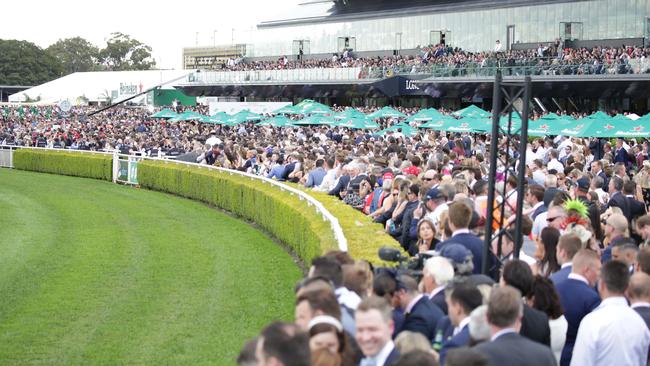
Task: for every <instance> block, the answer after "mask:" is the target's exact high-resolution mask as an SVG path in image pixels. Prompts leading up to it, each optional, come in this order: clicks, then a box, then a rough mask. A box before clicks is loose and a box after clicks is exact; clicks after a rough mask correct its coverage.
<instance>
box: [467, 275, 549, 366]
mask: <svg viewBox="0 0 650 366" xmlns="http://www.w3.org/2000/svg"><path fill="white" fill-rule="evenodd" d="M521 297H522V295H521V292H519V291H518V290H517V289H515V288H513V287H510V286H505V287H499V288H496V289H494V290H492V293H491V294H490V300H489V301H488V309H487V321H488V324H489V325H490V333H491V334H492V338H491V340H490V342H485V343H481V344H479V345H478V346H476V347H474V349H475V350H476V351H478V352H480V353H482V354H484V355H485V356H486V357H487V358H488V360H489V365H490V366H499V365H508V366H518V365H521V366H537V365H539V366H542V365H543V366H549V365H557V362H556V361H555V357H554V356H553V352H552V351H551V349H550V348H549V347H546V346H544V345H542V344H539V343H537V342H533V341H531V340H529V339H527V338H525V337H522V336H520V335H519V334H518V333H517V332H518V330H519V328H520V327H521V318H522V316H523V302H522V300H521Z"/></svg>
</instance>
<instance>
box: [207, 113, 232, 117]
mask: <svg viewBox="0 0 650 366" xmlns="http://www.w3.org/2000/svg"><path fill="white" fill-rule="evenodd" d="M210 117H212V118H224V117H225V118H228V117H230V116H229V115H228V113H226V112H217V113H215V114H213V115H212V116H210Z"/></svg>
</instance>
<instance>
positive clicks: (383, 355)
mask: <svg viewBox="0 0 650 366" xmlns="http://www.w3.org/2000/svg"><path fill="white" fill-rule="evenodd" d="M394 348H395V343H393V341H392V340H389V341H388V342H386V344H385V345H384V347H383V348H382V349H381V351H379V352H378V353H377V354H376V355H375V356H370V358H372V359H374V360H375V365H377V366H384V364H385V363H386V359H387V358H388V356H389V355H390V353H391V352H393V349H394Z"/></svg>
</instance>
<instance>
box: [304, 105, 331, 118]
mask: <svg viewBox="0 0 650 366" xmlns="http://www.w3.org/2000/svg"><path fill="white" fill-rule="evenodd" d="M302 114H303V115H312V114H327V115H330V116H331V115H333V114H334V111H332V110H331V109H330V107H328V106H326V105H324V104H320V103H318V104H312V105H310V106H308V107H306V108H304V109H303V110H302Z"/></svg>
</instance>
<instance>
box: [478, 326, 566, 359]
mask: <svg viewBox="0 0 650 366" xmlns="http://www.w3.org/2000/svg"><path fill="white" fill-rule="evenodd" d="M474 349H475V350H476V351H478V352H480V353H482V354H484V355H485V356H487V358H488V360H489V363H488V365H490V366H502V365H507V366H519V365H521V366H552V365H557V361H556V360H555V356H553V352H552V351H551V349H550V348H548V347H546V346H543V345H541V344H539V343H537V342H533V341H531V340H529V339H527V338H525V337H522V336H520V335H519V334H517V333H507V334H504V335H502V336H500V337H499V338H497V339H495V340H494V341H492V342H485V343H481V344H479V345H478V346H476V347H474Z"/></svg>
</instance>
